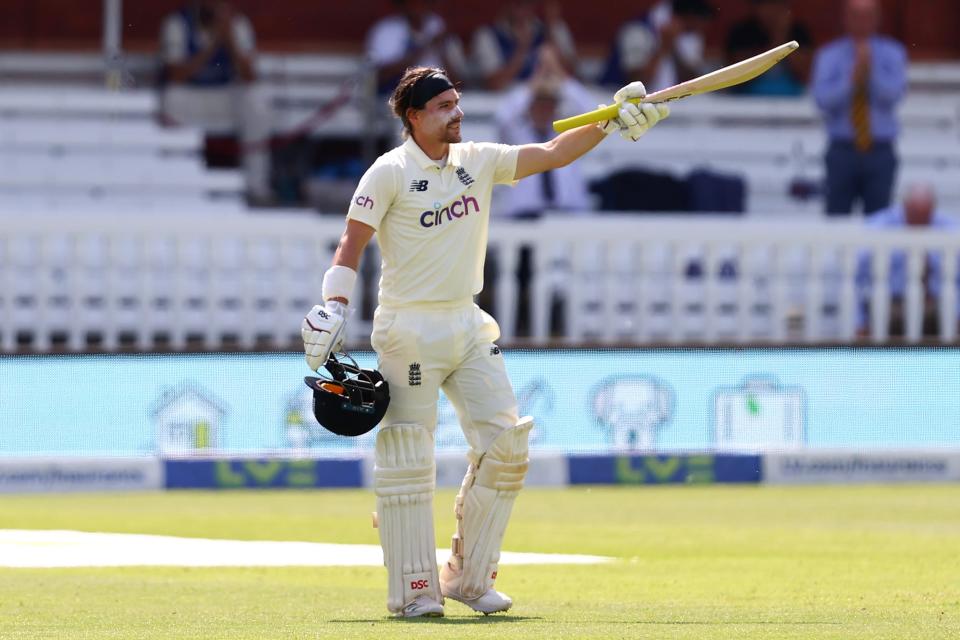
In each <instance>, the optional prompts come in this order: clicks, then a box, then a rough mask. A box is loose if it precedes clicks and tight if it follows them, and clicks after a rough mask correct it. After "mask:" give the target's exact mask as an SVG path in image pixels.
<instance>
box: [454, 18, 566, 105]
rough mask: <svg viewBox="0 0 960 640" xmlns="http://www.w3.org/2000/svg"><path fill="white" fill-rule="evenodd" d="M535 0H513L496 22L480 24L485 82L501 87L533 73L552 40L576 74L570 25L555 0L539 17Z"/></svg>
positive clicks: (477, 48)
mask: <svg viewBox="0 0 960 640" xmlns="http://www.w3.org/2000/svg"><path fill="white" fill-rule="evenodd" d="M536 4H537V3H536V2H534V0H512V1H511V2H508V3H507V4H506V5H505V6H504V7H503V9H502V10H501V12H500V18H499V19H498V20H497V22H496V23H494V24H492V25H486V26H483V27H480V28H479V29H478V30H477V32H476V34H475V35H474V39H473V54H474V58H475V59H476V62H477V66H478V71H479V74H480V80H481V83H482V85H483V86H484V87H485V88H487V89H490V90H494V91H499V90H501V89H505V88H507V87H509V86H510V85H512V84H513V83H514V82H517V81H521V80H527V79H529V78H530V76H531V75H532V74H533V70H534V67H535V66H536V64H537V57H538V56H539V54H540V51H541V49H542V47H543V46H544V45H547V44H550V45H552V46H553V49H554V51H555V52H556V54H557V56H558V57H559V60H560V63H561V64H562V65H563V67H564V69H565V70H566V71H567V73H568V74H571V75H575V70H576V50H575V47H574V44H573V36H572V35H571V34H570V29H569V28H568V27H567V25H566V23H565V22H564V21H563V17H562V16H561V14H560V5H559V3H557V2H555V1H550V2H545V3H544V5H543V13H544V19H543V20H542V21H541V20H540V19H539V18H538V17H537V13H536Z"/></svg>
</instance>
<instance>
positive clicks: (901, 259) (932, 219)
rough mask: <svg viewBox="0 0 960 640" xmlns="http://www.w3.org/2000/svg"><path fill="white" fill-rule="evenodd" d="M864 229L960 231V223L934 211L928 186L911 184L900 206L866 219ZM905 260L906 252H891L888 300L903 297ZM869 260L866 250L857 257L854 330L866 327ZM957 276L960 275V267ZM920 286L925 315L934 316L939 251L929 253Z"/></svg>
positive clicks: (939, 276) (870, 279)
mask: <svg viewBox="0 0 960 640" xmlns="http://www.w3.org/2000/svg"><path fill="white" fill-rule="evenodd" d="M867 226H868V227H869V228H871V229H904V228H908V227H913V228H931V229H945V230H951V231H955V230H957V229H958V228H960V223H958V221H957V220H956V219H954V218H952V217H950V216H947V215H945V214H944V213H943V212H941V211H940V210H939V209H938V208H937V206H936V197H935V196H934V193H933V190H932V189H931V188H930V187H928V186H926V185H913V186H911V187H910V188H909V189H908V191H907V195H906V197H905V198H904V201H903V203H902V204H896V205H893V206H891V207H889V208H887V209H883V210H881V211H878V212H876V213H875V214H873V216H871V217H870V218H869V219H868V220H867ZM907 258H908V254H907V252H906V251H902V250H898V251H892V252H891V253H890V263H889V269H890V270H889V277H888V287H889V290H890V297H891V298H892V299H893V300H894V301H902V300H903V299H904V298H905V297H906V293H907ZM871 259H872V255H871V252H870V251H869V250H864V251H861V252H860V254H859V256H858V257H857V273H856V282H857V290H858V292H859V296H858V297H859V298H860V300H861V304H860V305H858V315H857V327H858V328H859V329H860V330H861V331H865V330H866V328H867V326H868V324H869V322H868V320H869V316H868V304H869V300H870V290H871V285H872V282H873V277H872V270H871V264H870V263H871ZM957 273H960V265H958V271H957ZM921 284H922V286H923V289H924V299H925V304H924V306H925V307H927V308H926V309H925V315H930V314H936V300H937V299H938V298H939V296H940V291H941V288H942V286H943V256H942V255H940V253H939V252H934V253H928V254H927V255H926V256H925V264H924V266H923V271H922V282H921ZM958 305H960V298H958ZM895 306H896V305H895ZM895 314H896V309H892V315H895ZM895 320H896V318H895ZM901 320H902V319H901Z"/></svg>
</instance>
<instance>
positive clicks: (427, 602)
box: [397, 596, 443, 618]
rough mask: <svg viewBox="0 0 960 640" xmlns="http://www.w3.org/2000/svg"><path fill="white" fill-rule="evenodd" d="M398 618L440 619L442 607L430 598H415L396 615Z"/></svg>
mask: <svg viewBox="0 0 960 640" xmlns="http://www.w3.org/2000/svg"><path fill="white" fill-rule="evenodd" d="M397 617H398V618H421V617H422V618H442V617H443V605H442V604H440V603H439V602H437V601H436V600H434V599H433V598H431V597H430V596H417V597H416V598H415V599H414V601H413V602H411V603H410V604H408V605H407V606H405V607H404V608H403V610H402V611H400V612H399V613H398V614H397Z"/></svg>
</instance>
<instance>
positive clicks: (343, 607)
mask: <svg viewBox="0 0 960 640" xmlns="http://www.w3.org/2000/svg"><path fill="white" fill-rule="evenodd" d="M452 502H453V494H452V493H451V492H449V491H446V492H440V493H439V495H438V499H437V523H438V540H440V541H441V542H440V543H441V544H445V542H446V540H447V539H448V535H449V533H450V530H451V527H452V524H453V519H452ZM372 508H373V498H372V496H371V495H370V493H369V492H366V491H328V492H323V491H310V492H295V491H288V492H222V493H205V492H175V493H157V494H138V495H90V496H3V497H0V528H23V529H28V528H37V529H52V528H69V529H80V530H87V531H115V532H143V533H158V534H170V535H184V536H204V537H214V538H219V537H222V538H235V539H273V540H315V541H325V542H357V543H375V542H376V539H377V538H376V532H375V531H374V530H373V529H372V528H370V511H371V510H372ZM505 547H506V548H507V549H510V550H515V551H539V552H550V551H553V552H567V553H594V554H600V555H610V556H615V557H617V558H620V560H618V561H617V562H616V563H613V564H611V565H606V566H578V567H564V566H552V567H548V566H518V567H511V566H509V565H506V566H503V567H501V574H500V578H499V579H498V581H497V585H498V588H500V589H501V590H503V591H505V592H507V593H509V594H510V595H511V596H513V598H514V600H515V602H516V604H515V607H514V609H513V610H512V611H511V612H510V613H509V614H508V615H498V616H490V617H487V618H484V617H482V616H478V615H476V614H473V613H472V612H470V611H469V610H468V609H466V608H465V607H463V606H462V605H460V604H459V603H456V602H449V603H448V604H447V617H446V618H443V619H436V620H429V621H426V620H425V621H402V620H393V619H390V618H389V617H388V616H387V612H386V609H385V607H384V600H385V571H384V569H382V568H379V567H377V568H371V567H362V568H346V569H345V568H232V569H196V568H162V569H158V568H124V569H44V570H34V569H0V638H4V639H5V640H6V639H19V638H31V639H33V638H71V639H74V638H158V639H159V638H165V639H166V638H171V639H173V638H175V639H180V638H197V639H204V640H206V639H210V638H230V639H231V640H238V639H246V638H251V639H252V638H258V639H263V638H377V639H378V640H388V639H393V638H398V639H399V638H404V639H409V638H417V639H418V640H419V639H420V638H509V639H510V640H525V639H527V638H598V639H599V638H604V639H606V638H696V639H698V640H699V639H702V638H721V639H722V638H731V639H732V638H736V639H738V640H741V639H753V638H803V639H804V640H809V639H815V638H837V639H841V638H842V639H844V640H847V639H851V638H890V639H894V638H897V639H900V638H916V639H924V640H925V639H928V638H957V637H960V486H949V485H947V486H910V487H900V486H897V487H803V488H775V487H661V488H602V489H601V488H592V489H564V490H534V489H527V490H525V491H524V493H523V494H522V495H521V498H520V500H519V501H518V503H517V508H516V510H515V515H514V519H513V522H512V523H511V528H510V530H509V531H508V533H507V540H506V544H505ZM412 625H415V626H412Z"/></svg>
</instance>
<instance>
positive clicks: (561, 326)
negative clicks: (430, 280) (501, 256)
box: [477, 245, 566, 338]
mask: <svg viewBox="0 0 960 640" xmlns="http://www.w3.org/2000/svg"><path fill="white" fill-rule="evenodd" d="M533 265H534V255H533V247H530V246H529V245H523V246H521V247H520V253H519V255H518V256H517V270H516V272H515V273H514V274H513V275H514V277H515V278H516V281H517V299H516V307H515V310H516V313H515V323H516V324H515V325H514V332H515V335H516V336H517V337H518V338H528V337H530V336H531V335H532V334H533V327H532V326H531V324H532V322H531V320H532V312H531V309H530V305H531V301H532V298H533V291H532V290H531V286H530V284H531V282H530V281H531V280H532V279H533V272H534V267H533ZM543 275H544V274H541V276H543ZM499 276H500V264H499V262H498V260H497V257H496V254H494V253H493V252H490V251H488V252H487V259H486V261H485V262H484V265H483V291H481V292H480V295H479V296H477V304H478V305H480V308H482V309H484V310H485V311H487V312H488V313H491V314H492V315H493V316H494V317H496V316H497V312H498V309H497V306H496V291H497V287H498V286H500V285H499V280H498V278H499ZM565 308H566V298H565V297H564V296H563V295H562V294H561V293H560V292H559V291H554V292H551V294H550V310H549V312H548V313H549V314H550V319H549V322H550V335H551V336H552V337H554V338H557V337H562V336H563V335H565V334H566V317H565V313H564V309H565Z"/></svg>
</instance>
